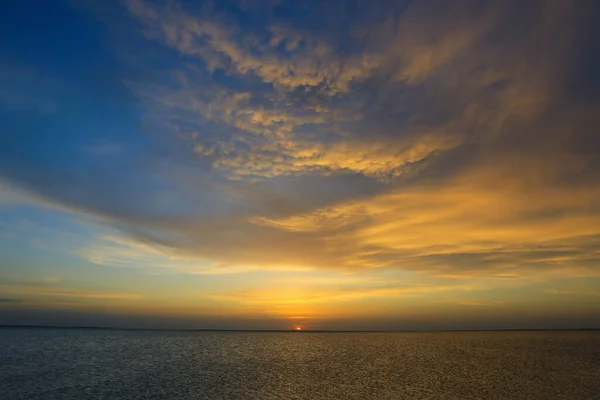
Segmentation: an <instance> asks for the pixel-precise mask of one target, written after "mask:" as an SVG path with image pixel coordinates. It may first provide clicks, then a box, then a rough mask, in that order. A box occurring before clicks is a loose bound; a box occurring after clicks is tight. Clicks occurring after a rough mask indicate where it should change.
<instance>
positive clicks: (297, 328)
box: [294, 326, 302, 331]
mask: <svg viewBox="0 0 600 400" xmlns="http://www.w3.org/2000/svg"><path fill="white" fill-rule="evenodd" d="M294 329H295V330H297V331H301V330H302V327H300V326H295V327H294Z"/></svg>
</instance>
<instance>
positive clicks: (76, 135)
mask: <svg viewBox="0 0 600 400" xmlns="http://www.w3.org/2000/svg"><path fill="white" fill-rule="evenodd" d="M599 18H600V5H599V4H598V2H597V1H594V0H581V1H564V0H489V1H482V0H456V1H448V0H413V1H409V0H369V1H367V0H354V1H350V0H330V1H318V0H314V1H307V0H294V1H292V0H289V1H288V0H239V1H230V0H213V1H211V0H207V1H204V2H202V1H187V2H184V1H181V0H169V1H161V0H156V1H153V0H123V1H104V0H55V1H36V0H8V3H6V2H5V3H4V4H3V6H2V12H1V13H0V54H1V56H0V82H1V84H0V324H24V325H76V326H110V327H132V328H218V329H295V328H296V327H301V328H302V329H304V330H311V329H330V330H337V329H351V330H354V329H356V330H362V329H368V330H403V329H406V330H428V329H495V328H600V128H599V127H600V40H599V38H600V24H598V20H599Z"/></svg>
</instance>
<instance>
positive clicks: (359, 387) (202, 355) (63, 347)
mask: <svg viewBox="0 0 600 400" xmlns="http://www.w3.org/2000/svg"><path fill="white" fill-rule="evenodd" d="M0 398H1V399H11V400H12V399H44V400H47V399H211V400H212V399H311V400H313V399H425V398H436V399H471V398H473V399H495V398H497V399H507V398H521V399H560V398H564V399H594V398H595V399H598V398H600V333H598V332H456V333H452V332H440V333H307V332H305V333H243V332H158V331H154V332H153V331H111V330H85V329H26V328H5V329H0Z"/></svg>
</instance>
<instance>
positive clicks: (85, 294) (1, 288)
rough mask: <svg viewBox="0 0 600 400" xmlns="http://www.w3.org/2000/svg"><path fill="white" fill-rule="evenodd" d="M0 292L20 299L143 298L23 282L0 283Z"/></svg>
mask: <svg viewBox="0 0 600 400" xmlns="http://www.w3.org/2000/svg"><path fill="white" fill-rule="evenodd" d="M0 293H3V294H10V295H13V296H19V298H20V299H22V298H31V297H36V298H37V297H73V298H79V299H107V300H109V299H114V300H135V299H140V298H142V296H141V295H139V294H132V293H105V292H94V291H86V290H79V289H69V288H60V287H49V286H38V285H22V284H19V285H0Z"/></svg>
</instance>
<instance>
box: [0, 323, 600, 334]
mask: <svg viewBox="0 0 600 400" xmlns="http://www.w3.org/2000/svg"><path fill="white" fill-rule="evenodd" d="M0 328H34V329H93V330H115V331H159V332H249V333H289V332H293V333H433V332H539V331H600V328H506V329H425V330H416V329H412V330H399V329H393V330H392V329H386V330H374V329H371V330H368V329H364V330H363V329H361V330H352V329H336V330H329V329H315V330H310V329H302V330H296V329H218V328H189V329H184V328H178V329H176V328H119V327H109V326H61V325H5V324H0Z"/></svg>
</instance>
